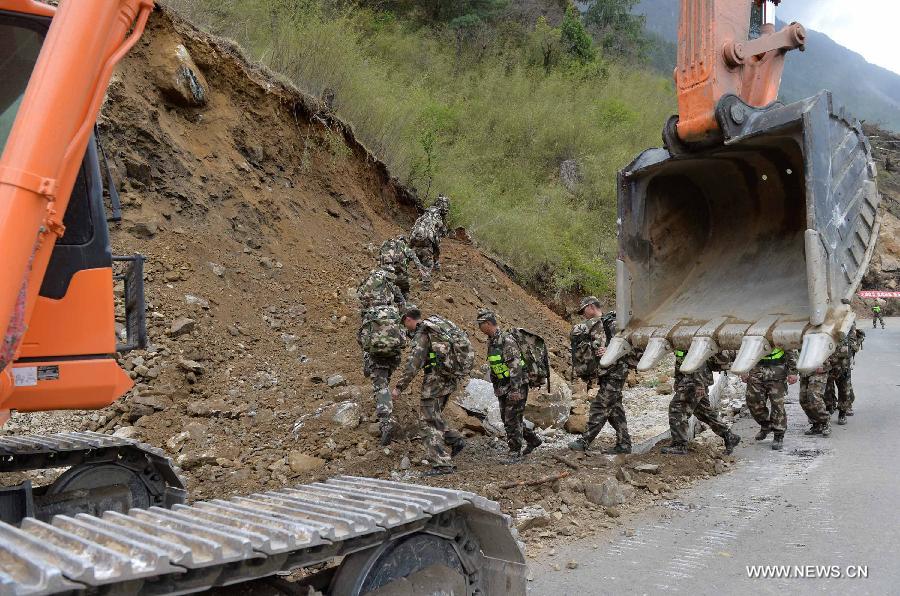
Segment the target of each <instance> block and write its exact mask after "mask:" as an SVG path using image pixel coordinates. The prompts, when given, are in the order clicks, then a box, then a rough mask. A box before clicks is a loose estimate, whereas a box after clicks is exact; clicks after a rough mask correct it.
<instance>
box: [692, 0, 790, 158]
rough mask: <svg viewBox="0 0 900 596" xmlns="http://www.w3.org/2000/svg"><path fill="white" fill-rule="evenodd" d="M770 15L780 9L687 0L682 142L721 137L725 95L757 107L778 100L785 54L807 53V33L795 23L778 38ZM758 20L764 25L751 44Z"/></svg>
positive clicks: (740, 0) (744, 1) (737, 0)
mask: <svg viewBox="0 0 900 596" xmlns="http://www.w3.org/2000/svg"><path fill="white" fill-rule="evenodd" d="M754 10H755V11H756V12H755V13H754ZM766 10H772V11H774V6H772V5H771V4H770V3H766V2H762V1H761V0H681V18H680V21H679V28H678V59H677V66H676V68H675V84H676V89H677V91H678V115H679V120H678V136H679V137H680V138H681V140H682V141H684V142H687V143H704V142H707V141H710V140H713V139H715V138H717V137H718V133H719V125H718V122H717V119H716V106H717V105H718V103H719V100H720V99H721V98H722V97H724V96H725V95H728V94H733V95H737V96H738V97H740V98H741V99H742V100H744V101H745V102H746V103H747V104H749V105H751V106H754V107H764V106H767V105H769V104H770V103H772V102H774V101H775V100H776V99H777V98H778V90H779V87H780V86H781V75H782V73H783V71H784V58H785V54H786V53H787V52H788V51H789V50H791V49H795V48H800V49H803V47H804V44H805V42H806V31H805V30H804V29H803V27H802V26H801V25H799V24H797V23H793V24H791V25H789V26H788V27H786V28H784V29H783V30H782V31H779V32H777V33H776V31H775V26H774V25H773V24H771V23H769V24H766V23H765V20H766V12H765V11H766ZM753 14H756V15H757V18H760V19H761V22H760V23H759V24H758V26H759V36H758V37H757V38H756V39H752V40H751V39H750V29H751V21H752V18H753V17H752V15H753Z"/></svg>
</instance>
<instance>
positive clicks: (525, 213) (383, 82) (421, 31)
mask: <svg viewBox="0 0 900 596" xmlns="http://www.w3.org/2000/svg"><path fill="white" fill-rule="evenodd" d="M324 2H325V0H252V1H251V0H168V2H167V3H168V4H169V5H170V6H173V7H174V8H176V9H177V10H178V11H179V12H181V13H182V14H184V15H185V16H187V17H188V18H189V19H191V20H192V21H193V22H195V23H197V24H198V25H200V26H201V27H203V28H205V29H207V30H209V31H211V32H212V33H215V34H218V35H222V36H225V37H229V38H232V39H234V40H235V41H237V42H238V43H239V44H241V45H242V46H243V47H244V48H245V49H246V50H247V51H248V53H249V54H250V56H251V57H253V58H254V59H256V60H259V61H260V62H262V63H264V64H266V65H267V66H269V67H270V68H272V69H273V70H275V71H277V72H279V73H281V74H283V75H285V76H287V77H288V78H290V79H291V80H292V81H294V83H295V84H297V86H298V87H300V88H302V89H304V90H306V91H308V92H309V93H311V94H314V95H319V94H321V93H322V91H323V90H324V89H326V88H330V89H333V90H334V92H335V98H336V100H335V111H336V112H337V114H338V115H339V116H340V117H341V118H342V119H344V120H346V121H347V122H350V123H351V124H352V125H353V127H354V129H355V131H356V133H357V135H358V136H359V137H360V138H361V139H362V140H363V142H364V143H365V144H366V145H367V146H368V147H369V149H370V150H372V151H373V152H375V153H376V154H377V155H378V156H379V157H380V158H381V159H383V160H384V161H385V163H387V164H388V166H389V167H390V168H391V170H392V172H393V173H394V175H396V176H398V177H399V178H400V179H401V180H403V181H404V182H406V183H407V184H408V185H410V186H413V187H415V188H416V189H417V190H418V192H419V195H420V197H422V198H423V200H424V201H425V202H426V203H428V202H430V201H431V200H433V199H434V198H435V197H436V196H437V194H438V193H446V194H447V195H449V196H450V197H451V199H452V201H453V206H452V217H453V220H454V223H455V225H461V226H465V227H467V228H468V229H469V230H470V232H471V233H472V234H473V235H474V237H475V238H476V239H477V240H478V241H479V243H480V244H481V245H482V246H484V247H486V248H487V249H488V250H490V251H492V252H494V253H496V254H497V255H498V256H500V257H501V258H502V259H504V260H505V261H506V262H508V263H509V264H510V265H511V266H512V267H513V269H515V270H516V272H517V273H518V274H519V276H520V277H521V278H522V279H523V280H524V281H526V282H528V283H531V284H532V285H533V286H534V287H536V288H538V289H540V290H542V291H544V292H547V293H549V294H552V293H554V292H564V291H572V290H584V291H587V292H591V293H598V294H609V293H610V292H611V291H612V289H613V286H614V281H613V280H614V273H613V272H614V259H615V251H616V247H615V230H616V226H615V212H616V207H615V205H616V193H615V191H616V172H617V170H618V169H619V168H621V167H622V166H623V165H624V164H626V163H627V162H629V161H630V160H631V159H632V158H633V157H634V156H635V155H636V154H637V153H638V152H639V151H640V150H642V149H644V148H646V147H650V146H656V145H659V143H660V131H661V128H662V124H663V123H664V121H665V119H666V117H667V116H668V115H669V114H671V113H672V112H673V108H674V93H673V90H672V85H671V83H669V82H668V81H667V80H666V79H664V78H662V77H660V76H658V75H656V74H654V73H652V72H649V71H647V70H645V69H643V68H642V67H630V66H628V65H624V64H620V63H617V62H615V61H612V60H606V59H604V57H603V56H602V55H600V53H599V51H598V52H597V53H596V54H597V55H596V56H595V57H594V58H593V59H592V60H589V61H585V60H584V59H583V57H582V58H580V59H578V60H575V59H571V60H567V59H565V57H562V58H560V59H557V60H555V61H554V62H553V63H552V64H550V63H548V62H547V61H546V60H544V59H543V58H544V57H545V55H546V54H545V52H543V51H542V47H544V46H545V45H546V39H547V36H548V35H550V36H552V35H556V34H557V33H554V31H556V30H554V29H553V28H552V27H549V26H548V25H547V24H546V23H545V22H544V23H535V24H530V25H529V24H517V23H509V22H506V23H503V22H501V23H497V24H495V25H493V26H492V28H491V29H490V31H489V32H488V34H482V35H478V36H474V37H473V39H475V40H476V41H469V42H466V43H461V42H460V41H459V40H460V36H459V35H458V32H454V31H453V30H452V29H451V28H450V27H449V26H432V27H429V26H423V25H422V24H420V23H418V24H414V23H413V22H412V21H405V20H403V19H400V18H397V17H395V16H394V15H392V14H390V13H385V12H376V11H372V10H368V9H360V8H357V7H347V6H343V7H335V6H333V5H331V4H325V3H324ZM548 31H549V33H548ZM542 44H543V45H542ZM570 159H571V160H575V161H576V162H577V163H578V165H579V170H580V177H581V182H580V183H579V184H578V185H577V187H576V188H574V190H573V191H570V190H567V189H566V187H565V186H564V185H563V184H562V183H561V181H560V175H559V172H560V164H561V163H562V162H563V161H565V160H570Z"/></svg>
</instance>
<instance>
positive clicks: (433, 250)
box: [410, 242, 441, 272]
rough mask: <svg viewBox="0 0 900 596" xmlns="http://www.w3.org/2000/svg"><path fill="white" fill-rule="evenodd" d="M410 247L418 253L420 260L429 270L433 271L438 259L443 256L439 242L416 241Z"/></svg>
mask: <svg viewBox="0 0 900 596" xmlns="http://www.w3.org/2000/svg"><path fill="white" fill-rule="evenodd" d="M410 247H411V248H412V249H413V251H414V252H415V253H416V256H417V257H419V262H421V263H422V265H423V266H424V267H425V268H426V269H428V271H429V272H431V271H433V270H434V268H435V266H436V265H438V260H439V259H440V257H441V247H440V244H439V243H438V242H425V243H423V244H418V243H416V244H412V245H411V246H410Z"/></svg>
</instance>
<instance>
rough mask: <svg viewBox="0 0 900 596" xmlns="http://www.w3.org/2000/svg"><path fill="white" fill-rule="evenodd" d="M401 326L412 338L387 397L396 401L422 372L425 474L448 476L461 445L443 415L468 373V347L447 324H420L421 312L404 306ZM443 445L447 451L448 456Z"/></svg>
mask: <svg viewBox="0 0 900 596" xmlns="http://www.w3.org/2000/svg"><path fill="white" fill-rule="evenodd" d="M401 322H402V323H403V326H404V327H406V329H407V331H408V332H409V333H410V334H412V342H411V347H410V351H409V355H408V357H407V360H406V365H405V366H404V368H403V372H402V373H401V374H400V378H399V379H397V385H396V386H395V387H394V390H393V391H392V392H391V395H392V397H393V398H394V399H397V398H399V397H400V395H401V393H402V392H403V391H404V390H405V389H406V388H407V387H409V386H410V384H411V383H412V382H413V380H414V379H415V378H416V375H418V374H419V371H420V370H424V371H425V378H424V379H423V380H422V400H421V417H422V425H423V429H422V430H423V433H424V435H425V437H424V439H425V451H426V457H427V459H428V461H429V462H430V463H431V471H429V472H426V473H425V474H426V475H428V476H434V475H439V474H450V473H452V472H453V471H454V470H455V469H456V468H455V466H454V465H453V464H452V463H451V461H450V458H451V457H454V456H456V455H457V454H458V453H459V452H460V451H462V450H463V448H464V447H465V441H464V440H463V437H462V435H461V434H460V433H458V432H457V431H455V430H453V429H451V428H449V427H448V426H447V423H446V422H445V421H444V417H443V412H444V408H445V407H446V406H447V401H448V400H449V399H450V395H451V394H452V393H453V392H454V391H456V389H457V387H458V386H459V382H460V380H461V379H463V378H465V377H466V376H468V374H469V372H470V371H471V370H472V362H473V360H474V353H473V352H472V345H471V344H470V343H469V338H468V336H466V334H465V332H464V331H462V330H461V329H460V328H459V327H457V326H456V325H455V324H453V323H452V322H451V321H449V320H447V319H445V318H443V317H439V316H437V315H432V316H430V317H428V318H427V319H425V320H422V312H421V311H420V310H419V309H418V307H416V306H413V305H407V306H406V308H405V309H404V311H403V314H402V316H401ZM445 444H446V445H448V446H449V447H450V454H449V455H447V451H446V450H445V449H444V445H445Z"/></svg>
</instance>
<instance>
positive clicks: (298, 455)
mask: <svg viewBox="0 0 900 596" xmlns="http://www.w3.org/2000/svg"><path fill="white" fill-rule="evenodd" d="M287 465H288V466H290V468H291V471H292V472H293V473H295V474H302V473H303V472H311V471H313V470H318V469H319V468H321V467H322V466H324V465H325V460H324V459H320V458H318V457H313V456H311V455H306V454H305V453H302V452H300V451H291V452H290V453H288V457H287Z"/></svg>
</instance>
